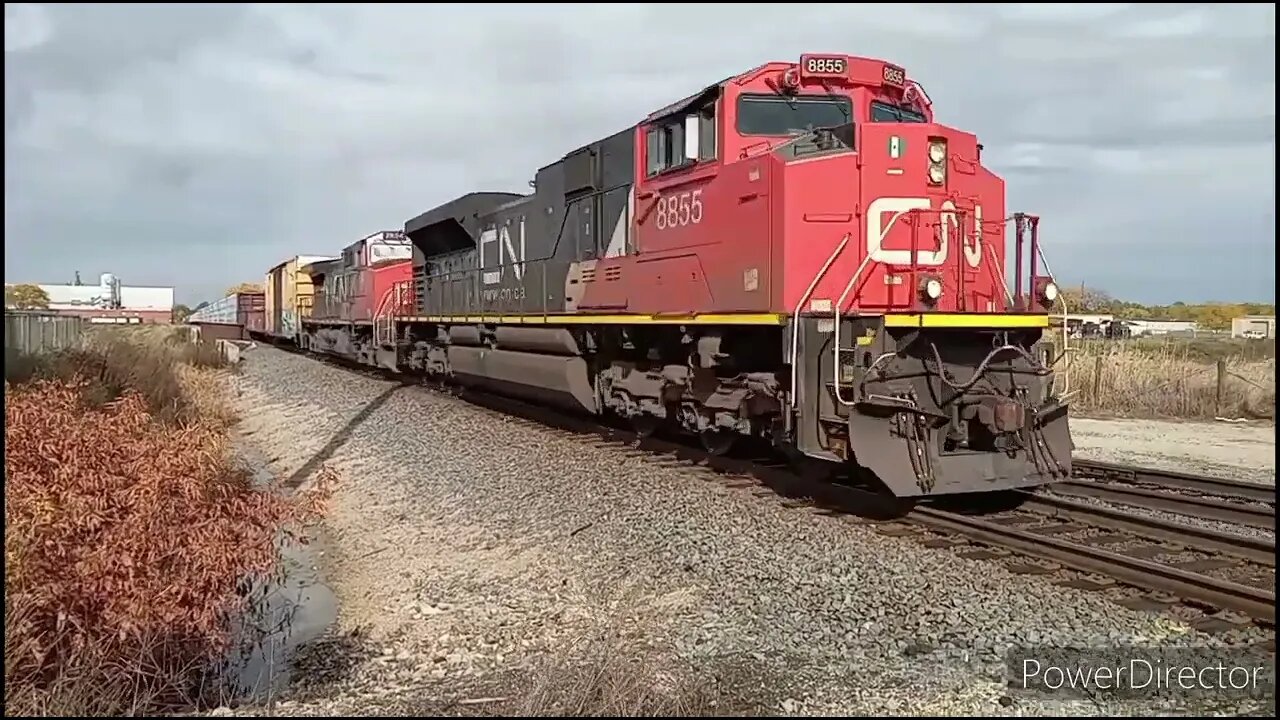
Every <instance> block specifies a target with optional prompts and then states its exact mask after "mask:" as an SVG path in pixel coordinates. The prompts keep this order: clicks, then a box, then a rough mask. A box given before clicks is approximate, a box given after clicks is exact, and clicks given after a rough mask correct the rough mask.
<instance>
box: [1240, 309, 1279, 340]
mask: <svg viewBox="0 0 1280 720" xmlns="http://www.w3.org/2000/svg"><path fill="white" fill-rule="evenodd" d="M1231 337H1233V338H1265V339H1267V340H1274V339H1275V338H1276V316H1275V315H1245V316H1244V317H1238V318H1231Z"/></svg>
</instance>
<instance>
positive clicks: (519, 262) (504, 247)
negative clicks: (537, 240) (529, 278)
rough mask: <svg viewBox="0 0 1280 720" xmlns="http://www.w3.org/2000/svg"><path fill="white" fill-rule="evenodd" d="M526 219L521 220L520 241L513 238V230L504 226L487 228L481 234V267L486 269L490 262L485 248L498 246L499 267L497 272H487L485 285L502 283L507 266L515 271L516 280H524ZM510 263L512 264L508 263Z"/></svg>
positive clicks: (484, 276) (484, 275)
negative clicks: (486, 258)
mask: <svg viewBox="0 0 1280 720" xmlns="http://www.w3.org/2000/svg"><path fill="white" fill-rule="evenodd" d="M524 224H525V221H524V218H520V226H519V229H518V230H517V231H516V232H517V233H518V235H519V239H518V240H516V239H513V238H512V237H511V230H510V229H509V228H508V227H507V226H506V225H503V226H502V227H501V228H493V227H489V228H485V229H484V230H483V231H481V233H480V267H482V268H483V267H486V266H487V265H488V261H487V260H485V254H486V253H485V248H486V247H488V246H489V245H490V244H494V243H496V244H497V245H498V267H497V269H496V270H486V271H484V274H483V276H482V278H481V279H482V280H483V282H484V284H485V285H497V284H498V283H500V282H502V275H503V273H504V272H505V271H506V267H507V265H511V269H512V270H513V271H515V274H516V280H524V261H525V228H524ZM508 261H510V262H508Z"/></svg>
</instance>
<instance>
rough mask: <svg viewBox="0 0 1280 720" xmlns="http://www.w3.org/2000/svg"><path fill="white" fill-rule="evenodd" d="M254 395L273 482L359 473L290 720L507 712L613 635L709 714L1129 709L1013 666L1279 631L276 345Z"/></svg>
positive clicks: (340, 508)
mask: <svg viewBox="0 0 1280 720" xmlns="http://www.w3.org/2000/svg"><path fill="white" fill-rule="evenodd" d="M232 382H233V383H234V386H235V388H236V394H237V405H238V407H239V409H240V411H241V414H242V417H243V420H242V423H241V431H242V432H243V433H244V435H245V436H246V438H247V440H248V441H250V442H253V443H255V444H256V445H257V446H258V447H259V448H260V449H262V451H263V452H264V453H265V454H267V455H268V458H269V459H270V461H271V462H270V465H271V468H272V470H273V471H274V472H276V473H277V474H280V475H282V476H291V475H295V476H297V477H298V479H304V478H305V476H306V475H307V474H308V473H310V472H313V471H314V470H316V469H317V468H318V467H319V466H320V465H321V464H322V463H327V464H329V465H330V466H331V467H333V468H334V469H335V470H337V472H338V473H339V475H340V476H341V482H340V483H339V485H338V488H337V490H336V494H335V497H334V500H333V503H332V508H331V511H330V515H329V517H328V519H327V520H326V524H325V528H324V530H325V533H326V536H327V537H326V542H325V547H326V553H325V555H324V557H323V561H322V571H323V573H324V576H325V577H326V578H327V583H328V584H329V585H330V586H331V588H332V590H333V592H334V594H335V595H336V596H337V598H338V602H339V608H340V609H339V618H338V621H337V626H336V627H335V628H333V629H332V636H333V637H332V639H330V640H329V641H328V642H327V643H322V644H320V645H319V646H317V647H314V648H312V649H311V650H310V651H308V652H306V653H304V656H303V658H301V659H300V660H299V663H300V666H301V667H300V670H299V672H297V673H296V675H299V676H301V677H302V680H301V681H300V682H301V685H300V686H299V687H298V688H297V689H295V690H294V697H293V698H292V699H286V700H284V701H282V702H279V703H277V704H275V705H274V707H273V710H274V712H275V713H277V714H281V715H329V714H333V713H354V714H358V715H376V714H388V713H391V714H404V713H407V712H411V713H413V714H424V713H433V712H451V713H457V712H467V713H470V714H480V715H483V714H488V713H495V714H510V713H513V712H517V711H518V710H519V709H520V702H522V698H521V693H523V692H524V690H522V688H524V687H525V686H524V685H523V684H522V683H524V682H525V681H526V680H527V678H530V677H533V678H537V677H539V675H538V673H540V672H543V671H542V670H540V669H539V668H540V667H541V666H540V665H539V663H541V662H545V660H544V659H545V658H548V657H551V658H573V657H577V656H579V655H581V654H584V653H588V652H589V651H588V650H582V651H579V650H577V649H575V648H577V647H578V646H579V645H580V644H581V643H582V642H583V641H584V638H591V637H594V636H596V635H598V634H603V635H605V636H610V637H613V636H616V637H618V638H620V639H619V640H618V641H617V642H616V643H615V645H617V646H618V647H620V648H622V649H621V650H617V651H615V652H618V653H624V654H626V653H630V654H636V655H640V654H641V649H645V648H648V649H651V650H652V652H654V653H657V654H658V657H660V658H664V660H662V661H661V662H660V663H659V666H661V667H662V668H665V669H664V670H663V672H664V673H668V674H680V673H687V674H688V675H689V676H691V677H697V678H701V680H699V682H700V683H701V684H702V686H707V685H710V684H714V685H716V686H717V687H718V688H719V689H720V691H721V692H719V693H718V695H719V696H720V697H721V698H722V699H721V700H720V702H721V703H722V705H721V706H719V707H718V709H716V710H713V712H720V713H723V712H749V713H752V714H761V713H763V714H803V715H810V714H827V713H835V714H859V713H861V714H886V713H890V714H920V713H931V714H943V713H946V714H966V715H967V714H992V715H1060V714H1063V713H1070V714H1091V715H1092V714H1112V713H1114V714H1130V713H1135V712H1149V711H1150V710H1151V709H1152V708H1157V707H1160V706H1158V705H1152V704H1149V703H1147V704H1138V705H1125V706H1112V705H1110V704H1108V703H1105V702H1102V703H1099V702H1097V701H1093V700H1087V699H1064V698H1061V697H1057V696H1053V697H1049V698H1041V697H1037V696H1029V695H1026V694H1023V693H1018V692H1013V691H1010V690H1009V689H1008V688H1007V687H1006V686H1005V682H1004V679H1003V671H1004V664H1003V653H1004V652H1005V650H1006V648H1007V647H1008V646H1009V645H1011V644H1012V645H1024V646H1025V645H1031V646H1037V645H1046V644H1052V645H1071V646H1078V647H1080V646H1082V647H1114V646H1116V645H1118V644H1125V643H1157V644H1169V643H1180V644H1186V643H1188V642H1191V643H1195V644H1197V645H1202V646H1204V645H1214V644H1223V643H1226V642H1228V641H1230V642H1239V641H1240V640H1242V639H1248V638H1249V637H1252V634H1253V633H1254V632H1257V631H1253V630H1245V631H1236V632H1234V633H1233V634H1232V635H1230V636H1226V637H1223V636H1208V635H1203V634H1197V633H1194V632H1193V631H1191V630H1189V629H1188V628H1187V627H1186V626H1184V625H1182V624H1180V623H1179V622H1177V621H1176V620H1173V619H1171V618H1170V617H1168V616H1165V615H1156V614H1145V613H1140V612H1136V611H1131V610H1127V609H1125V608H1122V607H1119V606H1117V605H1115V604H1113V603H1111V602H1109V601H1108V600H1107V599H1106V598H1105V597H1103V596H1102V595H1098V594H1091V593H1088V592H1084V591H1079V590H1074V589H1071V588H1067V587H1062V586H1058V585H1055V584H1054V583H1053V582H1052V581H1051V580H1049V579H1046V578H1044V577H1037V576H1029V575H1018V574H1014V573H1011V572H1009V571H1008V570H1006V569H1005V568H1004V567H1003V566H1002V565H1001V564H1000V563H998V562H993V561H990V560H969V559H965V558H961V557H959V556H958V555H957V554H956V553H955V552H954V551H949V550H945V549H931V548H927V547H923V546H921V545H919V544H918V543H916V542H914V541H912V540H910V539H907V538H895V537H889V536H885V535H881V534H879V533H877V532H876V531H875V530H874V529H872V528H870V527H868V526H866V525H864V524H860V523H855V522H850V521H849V520H848V519H845V518H841V517H840V516H835V515H827V514H822V513H819V512H816V511H812V510H809V509H795V508H788V507H785V506H784V505H783V504H782V502H781V501H780V499H779V498H778V497H777V496H775V495H773V494H772V493H770V492H768V491H767V490H763V489H760V488H750V487H745V488H733V487H726V486H724V485H722V484H717V483H714V482H709V481H707V480H704V479H699V478H698V477H697V476H696V475H695V474H691V473H690V471H689V470H687V469H681V468H676V467H663V466H661V465H658V464H656V463H654V462H653V461H652V460H650V459H646V458H643V457H634V456H631V455H630V454H628V453H626V452H624V451H622V450H620V449H618V448H616V447H597V445H598V444H599V443H597V442H594V441H593V440H592V439H588V438H581V437H572V436H567V435H565V434H564V433H561V432H558V431H555V430H551V429H548V428H541V427H537V426H532V425H530V424H529V423H527V422H523V421H519V420H516V419H512V418H506V417H504V416H502V415H501V414H499V413H497V412H494V411H490V410H486V409H482V408H479V407H476V406H474V405H471V404H469V403H466V402H463V401H461V400H458V399H456V398H452V397H448V396H446V395H442V394H436V393H432V392H430V391H427V390H424V389H421V388H416V387H398V386H397V385H395V384H393V383H390V382H386V381H382V380H378V379H374V378H371V377H368V376H362V375H359V374H354V373H352V372H350V371H347V370H343V369H339V368H336V367H332V366H330V365H326V364H324V363H321V362H319V361H317V360H314V359H311V358H307V357H303V356H299V355H296V354H292V353H287V352H284V351H280V350H277V349H274V348H269V347H256V348H254V349H252V350H249V351H248V352H246V353H245V354H244V360H243V362H242V365H241V372H240V373H239V375H238V376H237V377H235V379H234V380H233V381H232ZM1077 437H1078V436H1077ZM1077 442H1078V443H1079V440H1077ZM1273 477H1274V473H1273ZM1258 637H1259V638H1260V637H1262V636H1261V634H1259V635H1258ZM593 647H596V648H598V647H601V646H600V645H596V646H593ZM308 673H310V677H308ZM458 700H463V701H466V702H464V704H461V705H458V704H454V703H456V701H458ZM724 703H730V704H731V705H732V706H731V707H725V706H724ZM236 712H237V714H252V713H254V712H256V711H255V710H254V709H252V708H249V709H241V710H237V711H236ZM623 712H625V710H624V711H623Z"/></svg>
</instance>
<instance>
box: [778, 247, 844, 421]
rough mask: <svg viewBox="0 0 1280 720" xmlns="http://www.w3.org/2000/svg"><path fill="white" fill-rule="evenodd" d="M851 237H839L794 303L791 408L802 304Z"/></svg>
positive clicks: (797, 371) (793, 403) (790, 358)
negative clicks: (831, 250)
mask: <svg viewBox="0 0 1280 720" xmlns="http://www.w3.org/2000/svg"><path fill="white" fill-rule="evenodd" d="M852 237H853V233H845V234H844V237H843V238H841V239H840V244H839V245H836V249H835V250H834V251H833V252H832V253H831V257H829V258H827V262H826V263H824V264H823V265H822V267H821V268H819V269H818V272H817V274H816V275H814V276H813V280H812V281H811V282H810V283H809V287H808V288H807V289H806V290H805V291H804V294H803V295H801V296H800V302H798V303H796V309H795V312H793V313H792V314H791V352H790V357H789V358H788V362H789V363H790V364H791V393H790V397H789V398H788V400H789V402H790V404H791V408H792V409H795V406H796V391H797V390H799V388H800V386H799V384H798V381H799V365H798V364H797V363H796V358H797V357H798V356H799V354H800V311H801V310H803V309H804V304H805V303H807V302H809V296H810V295H813V291H814V290H816V289H817V288H818V283H819V282H820V281H821V280H822V278H823V276H824V275H826V274H827V270H830V269H831V265H832V264H834V263H835V261H836V258H838V257H840V254H841V253H842V252H844V248H845V246H846V245H848V244H849V239H850V238H852ZM787 417H788V418H790V414H788V416H787ZM787 422H788V424H789V423H790V419H788V421H787Z"/></svg>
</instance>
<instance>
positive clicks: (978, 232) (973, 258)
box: [964, 203, 982, 268]
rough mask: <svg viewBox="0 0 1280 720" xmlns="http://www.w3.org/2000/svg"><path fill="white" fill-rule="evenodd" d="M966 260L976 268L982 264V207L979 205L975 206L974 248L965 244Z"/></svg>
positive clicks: (975, 204)
mask: <svg viewBox="0 0 1280 720" xmlns="http://www.w3.org/2000/svg"><path fill="white" fill-rule="evenodd" d="M964 259H965V260H967V261H968V262H969V266H970V267H975V268H976V267H978V263H980V262H982V205H980V204H978V203H974V204H973V246H972V247H970V246H969V243H967V242H966V243H965V244H964Z"/></svg>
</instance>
